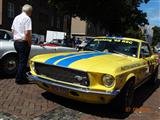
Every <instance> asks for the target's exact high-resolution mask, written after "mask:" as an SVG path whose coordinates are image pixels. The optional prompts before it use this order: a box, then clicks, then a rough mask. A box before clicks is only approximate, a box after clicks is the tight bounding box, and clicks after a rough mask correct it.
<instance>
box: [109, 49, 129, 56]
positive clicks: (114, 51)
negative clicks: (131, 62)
mask: <svg viewBox="0 0 160 120" xmlns="http://www.w3.org/2000/svg"><path fill="white" fill-rule="evenodd" d="M112 52H113V53H117V54H121V55H125V56H127V55H126V54H124V53H121V52H118V51H116V50H112Z"/></svg>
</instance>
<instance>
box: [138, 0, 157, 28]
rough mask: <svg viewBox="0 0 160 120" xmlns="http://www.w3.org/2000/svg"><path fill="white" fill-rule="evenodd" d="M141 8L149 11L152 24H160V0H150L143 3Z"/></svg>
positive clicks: (148, 14)
mask: <svg viewBox="0 0 160 120" xmlns="http://www.w3.org/2000/svg"><path fill="white" fill-rule="evenodd" d="M139 9H141V10H143V11H144V12H146V13H147V19H148V21H149V24H150V25H151V26H155V25H157V26H160V0H150V1H149V2H148V3H147V4H141V6H140V8H139Z"/></svg>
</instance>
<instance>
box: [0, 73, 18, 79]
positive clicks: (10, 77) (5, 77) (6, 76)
mask: <svg viewBox="0 0 160 120" xmlns="http://www.w3.org/2000/svg"><path fill="white" fill-rule="evenodd" d="M12 78H15V75H5V74H4V73H2V72H0V80H1V79H12Z"/></svg>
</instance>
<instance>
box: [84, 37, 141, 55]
mask: <svg viewBox="0 0 160 120" xmlns="http://www.w3.org/2000/svg"><path fill="white" fill-rule="evenodd" d="M138 47H139V43H138V42H135V41H130V40H122V39H110V38H102V39H101V38H96V39H94V40H92V41H91V42H90V43H88V44H87V46H86V47H85V48H84V50H93V51H104V52H113V53H114V52H116V53H120V54H125V55H129V56H132V57H137V55H138Z"/></svg>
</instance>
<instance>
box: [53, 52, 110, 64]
mask: <svg viewBox="0 0 160 120" xmlns="http://www.w3.org/2000/svg"><path fill="white" fill-rule="evenodd" d="M106 54H110V53H107V52H96V53H89V54H85V55H79V56H73V57H70V58H66V59H64V60H62V61H60V62H58V63H57V64H56V65H58V66H62V67H68V66H69V65H70V64H72V63H73V62H76V61H78V60H82V59H87V58H92V57H96V56H101V55H106Z"/></svg>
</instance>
